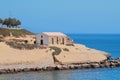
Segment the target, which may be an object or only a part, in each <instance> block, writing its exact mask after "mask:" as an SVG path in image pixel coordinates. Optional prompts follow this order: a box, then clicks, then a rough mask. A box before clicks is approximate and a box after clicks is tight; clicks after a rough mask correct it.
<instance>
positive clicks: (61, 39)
mask: <svg viewBox="0 0 120 80" xmlns="http://www.w3.org/2000/svg"><path fill="white" fill-rule="evenodd" d="M41 36H42V37H41ZM41 40H43V45H55V44H71V42H72V39H70V38H68V37H66V36H47V35H45V34H43V33H41V34H38V35H37V36H36V43H37V44H41Z"/></svg>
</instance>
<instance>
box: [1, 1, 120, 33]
mask: <svg viewBox="0 0 120 80" xmlns="http://www.w3.org/2000/svg"><path fill="white" fill-rule="evenodd" d="M8 17H13V18H17V19H19V20H21V22H22V25H20V26H21V27H22V28H25V29H28V30H30V31H32V32H34V33H40V32H47V31H49V32H53V31H54V32H58V31H59V32H64V33H110V34H111V33H112V34H113V33H114V34H120V0H0V18H3V19H5V18H8Z"/></svg>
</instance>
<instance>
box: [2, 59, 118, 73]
mask: <svg viewBox="0 0 120 80" xmlns="http://www.w3.org/2000/svg"><path fill="white" fill-rule="evenodd" d="M113 67H120V58H117V59H111V60H104V61H101V62H92V63H80V64H79V63H78V64H67V65H56V66H48V67H42V68H41V67H34V68H8V69H0V74H7V73H18V72H30V71H52V70H69V69H72V70H74V69H89V68H113Z"/></svg>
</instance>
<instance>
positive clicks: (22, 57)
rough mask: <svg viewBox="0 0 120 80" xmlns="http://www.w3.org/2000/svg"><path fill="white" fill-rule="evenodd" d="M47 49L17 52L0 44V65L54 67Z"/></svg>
mask: <svg viewBox="0 0 120 80" xmlns="http://www.w3.org/2000/svg"><path fill="white" fill-rule="evenodd" d="M51 53H52V51H50V50H49V51H48V49H34V50H18V49H13V48H11V47H9V46H8V45H6V44H5V43H3V42H0V64H2V65H10V64H24V63H25V64H31V63H32V64H39V65H40V66H49V65H54V61H53V58H52V55H51Z"/></svg>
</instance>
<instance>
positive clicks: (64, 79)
mask: <svg viewBox="0 0 120 80" xmlns="http://www.w3.org/2000/svg"><path fill="white" fill-rule="evenodd" d="M67 35H68V36H69V37H70V38H72V39H73V40H74V42H75V43H77V44H84V45H86V46H87V47H90V48H94V49H97V50H101V51H105V52H107V53H110V54H111V57H112V58H118V57H120V34H67ZM0 80H120V68H119V67H118V68H98V69H81V70H61V71H45V72H23V73H17V74H2V75H0Z"/></svg>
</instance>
